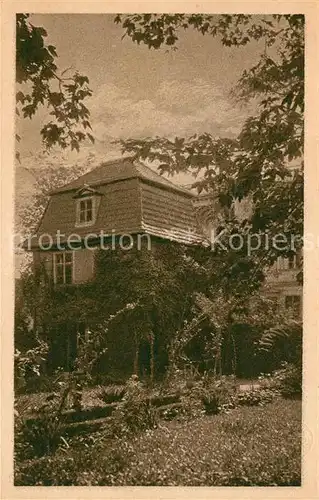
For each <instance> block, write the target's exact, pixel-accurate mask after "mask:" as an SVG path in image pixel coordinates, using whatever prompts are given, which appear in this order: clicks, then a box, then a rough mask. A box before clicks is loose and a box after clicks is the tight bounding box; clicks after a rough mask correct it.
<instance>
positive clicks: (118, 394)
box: [98, 385, 126, 404]
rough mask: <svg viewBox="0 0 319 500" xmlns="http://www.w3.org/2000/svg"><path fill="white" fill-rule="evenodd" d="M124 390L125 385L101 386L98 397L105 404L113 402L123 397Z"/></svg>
mask: <svg viewBox="0 0 319 500" xmlns="http://www.w3.org/2000/svg"><path fill="white" fill-rule="evenodd" d="M125 391H126V387H125V385H109V386H106V387H101V389H100V390H99V391H98V397H99V399H101V400H102V401H104V403H106V404H110V403H115V402H116V401H121V399H123V397H124V395H125Z"/></svg>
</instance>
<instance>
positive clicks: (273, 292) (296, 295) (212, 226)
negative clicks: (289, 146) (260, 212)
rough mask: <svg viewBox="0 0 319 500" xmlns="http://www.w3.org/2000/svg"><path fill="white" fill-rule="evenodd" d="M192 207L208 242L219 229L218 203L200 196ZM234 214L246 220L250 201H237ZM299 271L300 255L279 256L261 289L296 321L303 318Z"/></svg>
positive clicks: (208, 195)
mask: <svg viewBox="0 0 319 500" xmlns="http://www.w3.org/2000/svg"><path fill="white" fill-rule="evenodd" d="M193 204H194V206H195V209H196V216H197V220H198V223H199V225H200V228H201V230H202V231H203V232H204V234H205V236H206V238H207V240H208V241H209V239H210V238H211V234H212V231H214V230H216V229H217V227H218V217H219V212H220V207H219V205H218V202H216V199H215V198H214V196H213V195H211V194H203V195H201V196H198V197H197V198H194V200H193ZM233 211H234V213H235V214H236V216H237V217H238V218H239V219H241V218H247V216H248V215H249V213H250V212H251V202H250V201H249V199H245V200H243V201H241V202H236V204H235V207H233ZM301 269H302V264H301V256H300V252H299V253H298V252H297V253H296V254H295V255H291V256H290V257H289V258H285V257H278V259H277V261H276V262H275V263H274V265H273V266H272V267H271V268H269V270H268V272H267V275H266V282H265V285H264V287H263V292H264V293H265V295H266V296H267V297H269V298H270V299H273V300H274V303H275V304H276V305H277V306H278V307H279V308H281V310H287V311H288V310H289V311H292V312H293V314H294V315H295V316H296V317H298V318H300V317H301V316H302V285H301V284H300V283H299V281H298V274H299V273H300V272H301Z"/></svg>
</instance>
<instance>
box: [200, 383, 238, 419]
mask: <svg viewBox="0 0 319 500" xmlns="http://www.w3.org/2000/svg"><path fill="white" fill-rule="evenodd" d="M236 393H237V384H236V380H235V377H233V376H231V375H229V376H227V375H223V376H221V377H213V376H209V375H208V376H206V377H204V378H203V381H202V384H201V386H200V387H199V397H200V399H201V402H202V404H203V406H204V409H205V412H206V414H207V415H216V414H217V413H219V412H220V411H222V410H224V409H228V408H232V407H233V406H234V400H235V395H236Z"/></svg>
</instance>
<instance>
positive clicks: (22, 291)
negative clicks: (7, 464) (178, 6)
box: [12, 5, 318, 491]
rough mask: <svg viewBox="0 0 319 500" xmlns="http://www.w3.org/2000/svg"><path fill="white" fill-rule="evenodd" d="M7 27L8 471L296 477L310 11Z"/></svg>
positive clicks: (190, 481)
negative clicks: (10, 232) (10, 214)
mask: <svg viewBox="0 0 319 500" xmlns="http://www.w3.org/2000/svg"><path fill="white" fill-rule="evenodd" d="M132 7H133V5H132ZM150 10H151V9H150ZM274 10H275V9H274ZM292 10H293V9H292ZM15 23H16V26H15V58H16V67H15V81H16V86H15V92H14V93H15V100H16V117H15V188H14V189H15V194H14V199H15V201H14V204H15V216H14V217H15V220H14V224H15V228H14V265H15V275H14V282H15V285H14V333H13V334H12V335H13V336H14V477H13V483H14V485H15V486H31V487H35V486H51V487H54V486H82V487H83V486H84V487H85V486H87V487H92V486H156V487H165V486H175V487H176V486H178V487H184V486H192V487H194V486H199V487H203V486H205V487H222V486H228V487H229V486H232V487H236V486H237V487H238V486H248V487H281V486H285V487H287V486H290V487H300V486H302V484H303V482H302V474H301V463H302V418H303V412H302V392H303V368H304V366H303V354H304V353H303V309H304V301H303V296H304V294H303V281H304V280H303V276H304V249H305V247H306V249H307V250H311V249H314V248H315V247H316V245H318V242H317V240H316V238H317V236H316V235H312V234H310V233H309V234H307V235H306V236H305V235H304V135H305V134H304V76H305V59H304V58H305V15H304V14H298V13H291V14H289V12H285V13H282V14H277V13H274V14H272V13H267V14H262V13H259V14H255V13H254V14H247V13H242V14H241V13H234V14H229V13H227V14H226V13H218V14H217V13H215V14H213V13H203V12H195V11H194V13H191V12H186V13H165V12H164V11H163V12H160V11H159V12H157V13H143V12H137V13H134V12H133V13H116V12H114V13H99V14H98V13H32V12H23V11H21V12H20V13H17V14H16V16H15ZM306 163H307V162H306ZM248 491H249V490H248Z"/></svg>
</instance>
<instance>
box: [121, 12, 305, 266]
mask: <svg viewBox="0 0 319 500" xmlns="http://www.w3.org/2000/svg"><path fill="white" fill-rule="evenodd" d="M115 22H116V23H120V24H121V25H122V27H123V28H124V30H125V34H124V36H129V37H130V38H131V39H132V41H133V42H135V43H138V44H145V45H146V46H148V47H149V48H150V49H151V48H153V49H160V48H161V47H163V46H166V47H170V48H172V49H175V50H176V49H177V42H178V39H179V34H180V31H181V30H187V29H191V28H193V29H194V30H197V31H198V32H200V33H202V34H203V35H211V36H214V37H218V38H219V39H220V40H221V43H222V44H223V45H224V46H226V47H231V46H233V47H236V46H242V45H246V44H248V43H250V42H251V41H256V40H264V51H263V53H262V54H261V55H260V59H259V61H258V63H257V64H256V65H254V66H253V67H252V68H250V69H249V70H247V71H244V73H243V74H242V76H241V78H240V79H239V81H238V84H237V86H236V88H235V89H233V95H234V96H235V97H236V98H237V99H239V100H241V101H244V102H247V101H248V100H254V101H255V102H256V103H257V112H256V114H255V116H251V117H249V118H248V119H247V120H246V122H245V124H244V126H243V128H242V130H241V132H240V134H239V136H238V137H237V138H236V139H230V138H225V137H218V138H216V137H213V136H212V135H211V134H208V133H204V134H201V135H197V134H194V135H193V136H192V137H188V138H184V137H176V138H175V139H171V138H166V137H155V138H145V139H141V140H135V139H130V140H124V141H122V143H121V144H122V147H123V150H124V151H128V152H132V153H134V154H135V156H136V157H137V158H140V159H142V160H148V161H151V162H156V164H158V165H159V169H160V171H161V172H162V173H164V172H168V173H170V174H174V173H177V172H190V173H192V174H193V175H194V176H198V179H199V180H197V181H196V182H195V184H194V185H195V186H196V187H197V189H198V191H199V192H201V191H204V192H205V191H207V192H213V193H215V194H216V196H217V198H218V200H219V202H220V204H221V206H228V207H230V206H232V205H233V203H234V201H235V200H242V199H244V198H247V197H250V198H251V200H252V204H253V207H254V209H253V212H252V216H251V219H250V221H249V223H250V224H251V227H252V229H253V230H256V231H259V232H260V231H261V232H265V231H270V232H271V233H273V234H275V233H277V234H278V233H279V232H283V233H285V234H287V235H291V233H294V234H296V235H300V236H301V235H302V225H303V175H302V166H303V165H302V155H303V138H304V121H303V112H304V16H303V15H272V16H250V15H207V14H160V15H158V14H133V15H118V16H116V18H115ZM292 162H293V163H294V162H297V163H298V166H299V169H298V170H297V171H295V172H294V173H293V174H292V173H291V170H290V169H289V168H288V167H289V166H290V165H291V163H292ZM287 179H289V180H290V182H287ZM246 223H247V221H244V224H246ZM277 254H278V252H277V253H276V252H273V253H272V254H271V252H270V258H271V260H274V259H275V258H276V257H277Z"/></svg>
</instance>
